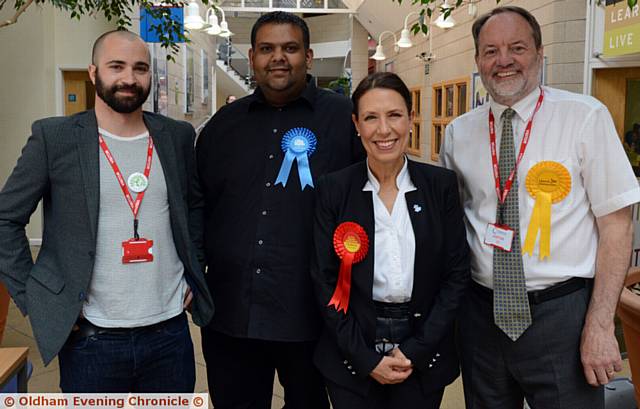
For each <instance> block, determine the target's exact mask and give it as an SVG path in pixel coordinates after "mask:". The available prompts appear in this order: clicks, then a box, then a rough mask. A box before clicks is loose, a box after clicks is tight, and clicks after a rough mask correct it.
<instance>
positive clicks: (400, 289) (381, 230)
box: [362, 157, 416, 303]
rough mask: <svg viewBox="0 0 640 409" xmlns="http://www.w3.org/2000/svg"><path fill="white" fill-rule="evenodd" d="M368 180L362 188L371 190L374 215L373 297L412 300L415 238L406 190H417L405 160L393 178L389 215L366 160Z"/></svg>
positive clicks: (403, 300) (377, 299) (378, 186)
mask: <svg viewBox="0 0 640 409" xmlns="http://www.w3.org/2000/svg"><path fill="white" fill-rule="evenodd" d="M367 173H368V175H369V180H368V181H367V183H366V184H365V185H364V188H363V189H362V190H363V191H370V192H373V193H374V194H372V195H371V196H372V198H373V214H374V221H375V238H374V246H375V248H374V249H373V250H374V253H373V254H374V257H373V260H374V265H373V299H374V300H375V301H382V302H388V303H402V302H407V301H409V300H411V291H412V290H413V263H414V260H415V252H416V241H415V236H414V234H413V226H412V225H411V219H410V218H409V209H408V208H407V200H406V198H405V193H407V192H411V191H413V190H416V187H415V185H414V184H413V182H411V178H410V177H409V171H408V170H407V159H406V157H405V160H404V166H403V167H402V170H400V173H399V174H398V176H397V178H396V185H397V187H398V196H397V197H396V200H395V202H394V204H393V209H392V210H391V214H389V211H388V210H387V208H386V207H385V205H384V203H383V202H382V200H381V199H380V196H378V194H379V192H380V183H379V182H378V180H377V179H376V177H375V176H374V175H373V173H371V169H370V168H369V164H368V162H367Z"/></svg>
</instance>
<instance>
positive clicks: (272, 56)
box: [196, 12, 364, 409]
mask: <svg viewBox="0 0 640 409" xmlns="http://www.w3.org/2000/svg"><path fill="white" fill-rule="evenodd" d="M251 47H252V48H251V50H250V51H249V58H250V60H251V64H252V67H253V70H254V73H255V78H256V82H257V84H258V88H257V89H256V91H255V92H254V93H253V94H252V95H250V96H247V97H245V98H242V99H239V100H237V101H236V102H234V103H233V104H230V105H226V106H224V107H222V108H221V109H220V111H219V112H218V113H217V114H216V115H215V116H214V117H213V119H212V120H211V121H210V122H209V123H208V124H207V126H206V127H205V129H204V130H203V132H202V134H201V136H200V139H199V141H198V145H197V148H196V149H197V160H198V173H199V177H200V180H201V183H202V187H203V191H204V192H203V193H204V195H205V237H204V238H205V246H206V255H207V265H208V274H207V281H208V284H209V288H210V289H211V291H212V292H213V294H215V300H216V314H215V317H214V318H213V321H212V323H211V324H210V325H209V326H208V327H207V328H204V329H203V331H202V347H203V351H204V357H205V360H206V361H207V376H208V382H209V389H210V392H211V398H212V400H213V403H214V406H215V407H216V409H230V408H234V409H235V408H256V409H268V408H270V407H271V395H272V388H273V379H274V373H275V371H276V370H277V371H278V378H279V380H280V383H281V384H282V385H283V387H284V391H285V405H286V408H287V409H315V408H318V409H325V408H328V401H327V397H326V393H325V389H324V384H323V380H322V378H321V376H320V375H319V373H318V372H317V370H316V369H315V367H314V366H313V363H312V353H313V349H314V347H315V341H316V340H317V338H318V335H319V330H320V328H321V325H322V324H321V318H320V316H319V312H318V310H317V306H316V304H315V301H314V300H315V298H314V296H313V293H312V285H311V280H310V275H309V258H310V253H311V247H312V225H313V208H314V203H315V192H314V189H313V186H314V183H315V181H316V180H317V178H319V177H320V176H321V175H323V174H325V173H327V172H331V171H335V170H338V169H341V168H343V167H346V166H348V165H350V164H351V163H353V162H356V161H358V160H361V159H364V152H363V150H362V145H361V144H360V141H359V140H358V138H357V137H356V136H355V129H354V127H353V125H352V123H351V104H350V102H349V100H348V99H346V98H344V97H342V96H339V95H338V94H335V93H333V92H330V91H326V90H322V89H318V88H316V86H315V85H314V79H313V78H312V77H311V76H310V75H308V74H307V70H308V69H309V68H310V66H311V62H312V59H313V51H312V50H311V49H310V48H309V30H308V28H307V25H306V23H305V22H304V20H302V19H301V18H299V17H297V16H295V15H293V14H289V13H284V12H273V13H269V14H265V15H263V16H262V17H260V19H258V21H257V22H256V24H255V25H254V26H253V29H252V32H251Z"/></svg>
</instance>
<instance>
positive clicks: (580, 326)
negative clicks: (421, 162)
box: [440, 7, 640, 409]
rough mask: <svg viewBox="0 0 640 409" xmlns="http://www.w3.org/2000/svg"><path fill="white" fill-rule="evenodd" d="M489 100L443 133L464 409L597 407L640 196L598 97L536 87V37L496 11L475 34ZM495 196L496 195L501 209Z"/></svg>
mask: <svg viewBox="0 0 640 409" xmlns="http://www.w3.org/2000/svg"><path fill="white" fill-rule="evenodd" d="M473 35H474V41H475V47H476V57H475V58H476V64H477V66H478V69H479V71H480V75H481V77H482V81H483V83H484V85H485V87H486V88H487V90H488V92H489V94H490V95H491V101H490V104H485V105H483V106H481V107H479V108H478V109H475V110H473V111H471V112H469V113H467V114H465V115H462V116H461V117H459V118H457V119H455V120H454V121H453V122H452V123H451V124H450V125H449V126H448V127H447V130H446V134H445V138H444V140H443V144H442V148H441V153H440V158H441V161H442V164H443V165H444V166H445V167H447V168H449V169H453V170H455V171H456V172H457V173H458V178H459V181H460V184H461V189H460V191H461V195H462V203H463V205H464V210H465V215H466V224H467V238H468V241H469V245H470V247H471V250H472V264H471V271H472V277H473V280H474V283H473V285H472V290H471V291H470V293H469V297H468V302H467V305H466V306H465V307H463V314H462V315H461V317H462V319H461V322H460V327H459V329H460V337H461V338H460V340H461V346H462V347H461V350H462V370H463V380H464V386H465V400H466V405H467V408H474V409H476V408H491V409H494V408H500V409H510V408H522V400H523V398H525V399H526V400H527V402H528V403H529V405H530V406H531V407H532V408H534V409H537V408H543V409H553V408H562V409H569V408H576V409H578V408H579V409H588V408H604V390H603V387H602V385H604V384H606V383H608V382H609V380H610V379H612V377H613V376H614V374H615V372H616V371H619V370H620V369H621V367H620V365H621V358H620V352H619V349H618V343H617V341H616V338H615V336H614V322H613V318H614V314H615V309H616V305H617V302H618V298H619V295H620V291H621V288H622V285H623V282H624V278H625V275H626V271H627V267H628V264H629V257H630V252H631V237H632V226H631V217H630V216H631V214H630V206H631V205H632V204H634V203H636V202H638V201H640V189H639V188H638V183H637V181H636V179H635V177H634V174H633V171H632V169H631V166H630V165H629V162H628V160H627V159H626V157H625V153H624V150H623V148H622V145H621V143H620V140H619V138H618V135H617V134H616V131H615V127H614V125H613V122H612V119H611V116H610V114H609V112H608V111H607V109H606V108H605V107H604V106H603V105H602V104H601V103H600V102H598V101H597V100H595V99H593V98H591V97H588V96H584V95H578V94H573V93H569V92H566V91H561V90H556V89H552V88H548V87H541V86H540V70H541V66H542V61H543V47H542V41H541V33H540V26H539V24H538V23H537V21H536V20H535V18H534V17H533V16H532V15H531V14H530V13H529V12H527V11H526V10H524V9H521V8H518V7H500V8H496V9H494V10H492V11H491V12H490V13H488V14H486V15H484V16H481V17H479V18H478V19H477V20H476V22H475V23H474V25H473ZM499 196H500V198H499Z"/></svg>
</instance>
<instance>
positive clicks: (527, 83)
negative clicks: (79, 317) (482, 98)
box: [482, 61, 542, 102]
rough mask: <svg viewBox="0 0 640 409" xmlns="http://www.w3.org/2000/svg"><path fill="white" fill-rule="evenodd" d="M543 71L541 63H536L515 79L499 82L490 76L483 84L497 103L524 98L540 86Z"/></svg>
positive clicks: (484, 79)
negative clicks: (508, 99) (501, 100)
mask: <svg viewBox="0 0 640 409" xmlns="http://www.w3.org/2000/svg"><path fill="white" fill-rule="evenodd" d="M541 69H542V68H541V67H540V62H539V61H536V62H535V65H534V66H533V67H531V68H530V69H529V70H526V71H522V72H521V73H520V74H519V75H515V76H514V77H513V78H510V79H507V80H502V81H497V80H495V79H494V78H493V74H489V75H488V76H487V77H486V78H484V77H483V78H482V82H483V84H485V88H486V89H487V91H489V93H490V94H493V96H494V99H497V102H500V99H503V98H515V97H524V96H526V95H527V94H528V93H529V92H531V91H532V90H533V89H535V87H537V86H538V85H539V78H540V70H541ZM514 70H515V68H514Z"/></svg>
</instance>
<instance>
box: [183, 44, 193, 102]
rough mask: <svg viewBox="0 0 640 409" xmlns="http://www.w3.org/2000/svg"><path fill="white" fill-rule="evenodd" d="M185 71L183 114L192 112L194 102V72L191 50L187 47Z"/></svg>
mask: <svg viewBox="0 0 640 409" xmlns="http://www.w3.org/2000/svg"><path fill="white" fill-rule="evenodd" d="M186 55H187V69H186V75H185V87H184V88H185V91H186V101H185V107H184V110H185V111H184V112H186V113H191V112H193V103H194V101H195V95H194V93H195V84H194V80H195V72H194V65H193V49H192V48H191V47H187V54H186Z"/></svg>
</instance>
